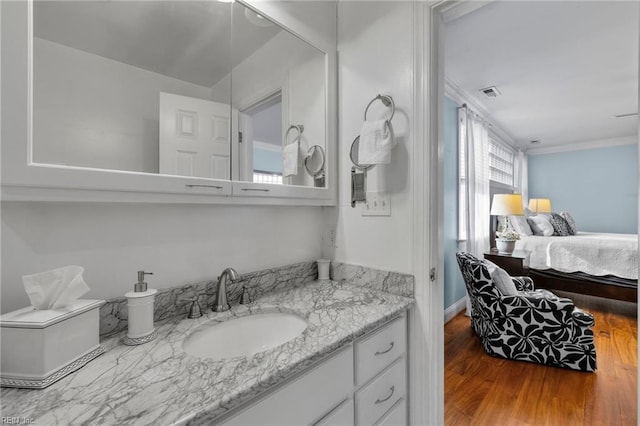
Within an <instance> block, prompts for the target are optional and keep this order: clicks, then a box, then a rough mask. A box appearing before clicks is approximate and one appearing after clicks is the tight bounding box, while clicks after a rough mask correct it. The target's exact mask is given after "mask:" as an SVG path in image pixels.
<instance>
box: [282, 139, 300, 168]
mask: <svg viewBox="0 0 640 426" xmlns="http://www.w3.org/2000/svg"><path fill="white" fill-rule="evenodd" d="M298 145H299V138H296V140H295V142H291V143H290V144H288V145H285V146H284V148H283V150H282V157H283V166H282V169H283V170H282V175H283V176H285V177H286V176H295V175H297V174H298V158H299V157H298V151H299V148H298Z"/></svg>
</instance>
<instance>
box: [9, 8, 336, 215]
mask: <svg viewBox="0 0 640 426" xmlns="http://www.w3.org/2000/svg"><path fill="white" fill-rule="evenodd" d="M237 1H239V2H240V3H242V4H243V5H244V6H245V7H248V8H250V9H253V10H255V11H256V12H259V13H261V14H263V15H264V16H266V17H268V18H269V19H271V20H272V21H275V22H277V23H278V25H280V26H281V27H283V28H284V29H285V30H287V31H289V32H290V33H292V34H293V35H295V36H297V37H299V38H301V39H302V40H304V41H306V42H307V43H309V44H311V45H312V46H314V47H316V48H318V49H319V50H320V51H322V52H324V53H325V67H326V73H325V76H326V77H325V78H326V102H325V116H326V123H325V125H326V128H327V133H326V134H327V140H326V143H327V149H326V151H327V165H326V173H327V179H326V185H325V187H324V188H314V187H304V186H294V185H276V184H257V183H252V182H242V181H231V180H219V179H205V178H198V177H187V176H171V175H161V174H151V173H142V172H131V171H120V170H107V169H95V168H87V167H77V166H66V165H53V164H42V163H35V162H33V161H32V142H33V141H32V123H33V111H32V103H33V93H32V82H33V68H32V66H33V0H28V1H27V2H1V4H0V7H1V11H0V19H1V23H0V30H1V38H0V40H1V43H2V45H1V54H2V61H1V66H2V68H1V71H0V76H1V78H2V80H1V92H2V108H1V113H2V116H1V119H2V120H1V122H2V135H1V136H2V156H1V157H2V163H1V165H2V168H1V183H2V199H3V200H19V201H119V202H168V203H182V202H185V203H187V202H188V203H214V204H252V203H257V204H289V205H322V206H335V205H336V203H337V168H336V167H335V165H336V164H337V159H336V158H335V155H332V154H334V153H336V152H337V151H336V149H337V126H336V123H337V63H336V57H337V54H336V41H337V40H336V39H335V36H333V37H322V34H320V33H318V32H316V31H314V30H313V29H309V28H307V25H305V24H304V22H302V21H301V19H300V16H299V14H295V13H292V12H291V11H289V10H286V7H285V6H282V3H280V4H279V2H264V1H255V3H256V4H257V5H259V6H260V8H258V7H256V5H254V4H253V3H252V2H250V1H247V0H237ZM330 4H334V3H333V2H332V3H330ZM301 5H303V7H304V3H302V4H301ZM299 6H300V4H298V7H299ZM230 7H231V4H230ZM290 7H296V4H295V3H294V4H292V6H290ZM310 16H311V15H310ZM310 40H314V41H315V42H311V41H310ZM236 125H237V124H236ZM232 127H233V126H232Z"/></svg>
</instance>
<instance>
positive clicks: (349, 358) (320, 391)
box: [222, 346, 353, 426]
mask: <svg viewBox="0 0 640 426" xmlns="http://www.w3.org/2000/svg"><path fill="white" fill-rule="evenodd" d="M352 390H353V349H352V347H351V346H349V347H348V348H347V349H345V350H343V351H342V352H340V353H338V354H337V355H334V356H333V357H332V358H331V359H329V360H327V361H324V362H322V363H321V364H320V365H318V366H316V367H314V368H312V369H311V371H309V372H307V373H305V374H303V375H302V376H300V377H298V378H296V379H294V380H293V381H292V382H290V383H288V384H286V385H284V386H283V387H281V388H279V389H278V390H276V391H275V392H273V393H271V394H269V395H268V396H266V397H265V398H263V399H262V400H260V401H258V402H257V403H255V404H253V405H251V406H249V407H247V408H246V409H245V410H244V411H241V412H240V413H239V414H238V415H236V416H235V417H232V418H230V419H228V420H227V421H224V422H223V423H222V424H224V425H229V426H231V425H237V426H249V425H308V424H311V423H312V422H314V421H316V420H317V419H319V418H322V416H324V415H326V414H327V413H329V412H330V411H331V410H333V409H334V408H335V407H336V406H337V405H339V404H340V402H342V401H344V400H345V399H347V397H348V396H349V394H350V393H351V392H352Z"/></svg>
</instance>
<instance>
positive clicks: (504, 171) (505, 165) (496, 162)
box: [489, 138, 515, 187]
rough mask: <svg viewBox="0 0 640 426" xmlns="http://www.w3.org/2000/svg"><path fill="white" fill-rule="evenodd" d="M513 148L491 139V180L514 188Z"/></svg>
mask: <svg viewBox="0 0 640 426" xmlns="http://www.w3.org/2000/svg"><path fill="white" fill-rule="evenodd" d="M514 154H515V153H514V150H513V148H508V147H506V146H505V145H503V144H502V143H500V142H498V141H497V140H496V139H493V138H491V139H489V180H492V181H494V182H499V183H502V184H505V185H507V186H510V187H513V186H514V181H513V175H514V173H513V159H514Z"/></svg>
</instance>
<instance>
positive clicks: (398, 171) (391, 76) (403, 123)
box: [326, 1, 415, 273]
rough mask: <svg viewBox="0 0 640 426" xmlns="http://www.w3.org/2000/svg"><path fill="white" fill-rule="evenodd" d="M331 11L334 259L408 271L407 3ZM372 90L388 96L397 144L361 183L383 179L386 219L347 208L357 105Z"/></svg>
mask: <svg viewBox="0 0 640 426" xmlns="http://www.w3.org/2000/svg"><path fill="white" fill-rule="evenodd" d="M338 16H339V19H338V57H339V77H338V82H339V96H338V98H339V112H340V115H339V117H340V118H339V146H340V148H339V149H340V156H339V172H340V182H339V188H340V189H339V209H338V212H337V214H335V212H334V214H335V216H334V217H327V218H326V221H327V222H328V223H337V244H336V245H337V248H336V249H335V259H336V260H338V261H342V262H348V263H354V264H359V265H364V266H369V267H374V268H378V269H384V270H392V271H398V272H405V273H413V267H412V251H411V247H412V220H413V219H412V217H413V216H412V201H411V196H412V188H411V178H410V177H411V175H412V170H411V161H410V158H411V152H412V145H413V143H414V141H413V138H412V135H411V134H410V129H411V128H412V127H411V126H412V125H413V120H414V119H415V118H414V117H413V69H414V64H413V45H414V42H413V3H412V2H393V1H387V2H379V1H375V2H339V5H338ZM378 93H381V94H388V95H391V96H393V99H394V101H395V104H396V113H395V116H394V118H393V121H392V124H393V127H394V131H395V136H396V138H397V140H398V145H397V146H396V147H395V148H394V149H393V152H392V161H391V164H390V165H388V166H385V167H380V166H376V167H375V168H374V169H372V171H371V173H369V175H370V177H371V179H370V182H369V183H371V182H373V180H374V179H376V178H380V177H384V181H385V182H384V183H383V182H382V180H381V179H378V184H379V186H380V187H382V186H384V187H386V190H387V191H388V192H389V193H390V194H391V216H390V217H363V216H362V215H361V206H360V205H357V206H356V208H351V198H350V197H351V183H350V174H351V173H350V172H351V165H352V164H351V161H350V159H349V149H350V147H351V143H352V141H353V139H354V138H355V137H356V136H357V135H358V134H359V133H360V129H361V126H362V122H363V114H364V110H365V107H366V106H367V104H368V103H369V101H371V99H373V98H374V97H375V96H376V95H377V94H378ZM372 108H374V107H373V106H372ZM372 111H374V110H372ZM369 118H375V117H374V116H372V117H369ZM376 175H377V176H376Z"/></svg>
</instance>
